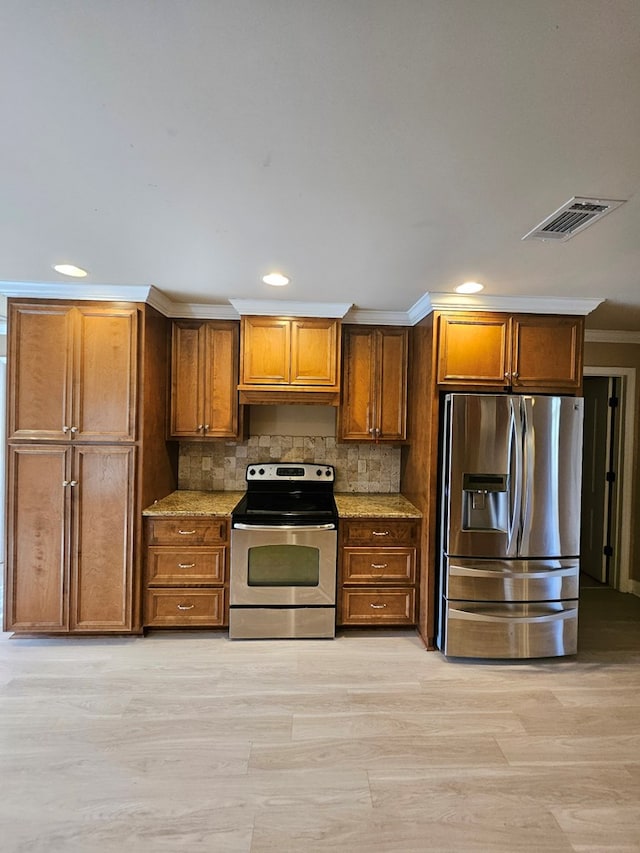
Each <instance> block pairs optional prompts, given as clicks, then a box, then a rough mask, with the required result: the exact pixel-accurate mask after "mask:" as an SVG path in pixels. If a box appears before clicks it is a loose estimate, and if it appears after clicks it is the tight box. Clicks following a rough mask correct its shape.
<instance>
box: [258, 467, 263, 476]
mask: <svg viewBox="0 0 640 853" xmlns="http://www.w3.org/2000/svg"><path fill="white" fill-rule="evenodd" d="M258 474H260V476H262V475H263V474H264V468H260V470H259V471H258Z"/></svg>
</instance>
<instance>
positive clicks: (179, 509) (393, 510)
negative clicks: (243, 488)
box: [142, 489, 422, 518]
mask: <svg viewBox="0 0 640 853" xmlns="http://www.w3.org/2000/svg"><path fill="white" fill-rule="evenodd" d="M243 495H244V492H237V491H236V492H203V491H191V490H189V489H178V490H177V491H175V492H172V493H171V494H170V495H167V497H166V498H161V499H160V500H159V501H156V503H154V504H152V505H151V506H148V507H147V508H146V509H144V510H143V511H142V514H143V515H144V516H150V517H153V516H171V515H187V516H196V515H224V516H228V515H231V512H232V510H233V509H234V507H235V505H236V504H237V503H238V501H239V500H240V499H241V498H242V496H243ZM335 499H336V506H337V507H338V515H339V517H340V518H377V517H382V518H422V513H421V512H420V511H419V510H418V509H416V507H415V506H414V505H413V504H412V503H411V502H410V501H408V500H407V499H406V498H405V497H403V496H402V495H399V494H365V493H353V492H348V493H345V492H338V493H336V495H335Z"/></svg>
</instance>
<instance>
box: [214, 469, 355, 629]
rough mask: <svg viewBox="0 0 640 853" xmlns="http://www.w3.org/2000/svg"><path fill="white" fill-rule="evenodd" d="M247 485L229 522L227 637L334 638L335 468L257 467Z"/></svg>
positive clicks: (336, 551)
mask: <svg viewBox="0 0 640 853" xmlns="http://www.w3.org/2000/svg"><path fill="white" fill-rule="evenodd" d="M246 480H247V491H246V494H245V495H244V497H243V498H242V500H241V501H240V502H239V503H238V505H237V506H236V507H235V509H234V510H233V512H232V514H231V582H230V608H229V637H230V638H231V639H256V638H264V639H268V638H276V637H280V638H290V637H304V638H311V637H334V636H335V624H336V618H335V617H336V614H335V608H336V566H337V554H338V534H337V527H338V513H337V509H336V504H335V500H334V497H333V484H334V480H335V471H334V468H333V467H332V466H331V465H310V464H305V463H278V464H275V463H270V464H256V465H249V466H248V467H247V473H246Z"/></svg>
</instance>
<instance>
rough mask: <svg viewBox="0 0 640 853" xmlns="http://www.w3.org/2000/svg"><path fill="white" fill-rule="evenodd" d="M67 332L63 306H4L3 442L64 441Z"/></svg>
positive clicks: (67, 311)
mask: <svg viewBox="0 0 640 853" xmlns="http://www.w3.org/2000/svg"><path fill="white" fill-rule="evenodd" d="M73 329H74V324H73V314H72V309H71V308H70V306H68V305H50V304H45V305H39V304H32V303H24V304H23V303H12V304H10V307H9V328H8V331H9V345H8V356H9V358H8V363H9V372H8V377H7V380H8V381H7V389H8V396H7V416H8V422H7V438H8V439H23V438H28V439H34V438H35V439H57V440H66V439H67V438H68V437H69V436H68V434H67V433H66V432H65V431H63V426H67V427H70V426H71V398H72V395H71V383H72V378H71V370H72V340H73Z"/></svg>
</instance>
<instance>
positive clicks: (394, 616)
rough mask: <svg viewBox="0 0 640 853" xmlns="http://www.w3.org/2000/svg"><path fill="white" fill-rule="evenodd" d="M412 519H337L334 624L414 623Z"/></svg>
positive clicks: (415, 530)
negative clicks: (337, 567)
mask: <svg viewBox="0 0 640 853" xmlns="http://www.w3.org/2000/svg"><path fill="white" fill-rule="evenodd" d="M419 535H420V522H419V521H418V520H416V519H388V518H368V519H354V520H351V519H349V520H345V521H341V524H340V536H341V549H340V566H339V573H338V624H339V625H413V624H415V621H416V593H417V589H416V586H417V562H418V558H417V553H418V552H417V546H418V540H419Z"/></svg>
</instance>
